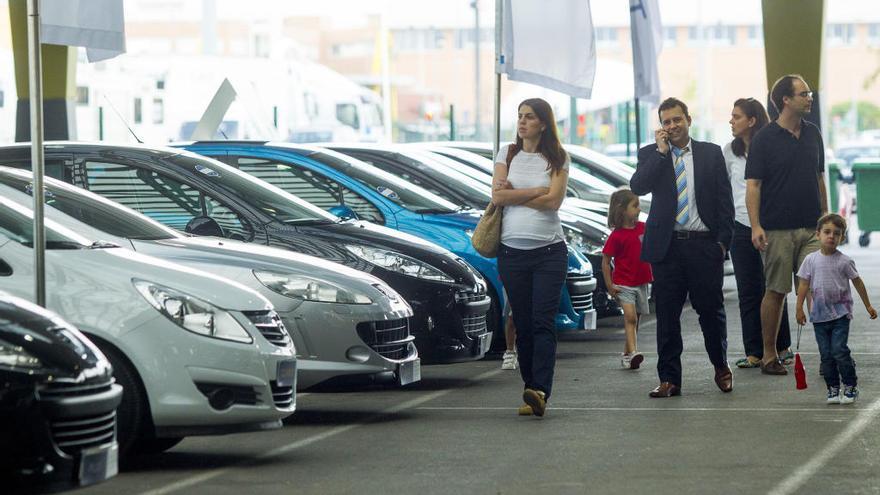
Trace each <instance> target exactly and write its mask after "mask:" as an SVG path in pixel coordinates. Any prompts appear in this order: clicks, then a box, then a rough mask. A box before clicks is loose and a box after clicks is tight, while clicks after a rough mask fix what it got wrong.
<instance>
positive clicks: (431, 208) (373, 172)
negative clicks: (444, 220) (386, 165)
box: [309, 151, 457, 213]
mask: <svg viewBox="0 0 880 495" xmlns="http://www.w3.org/2000/svg"><path fill="white" fill-rule="evenodd" d="M309 158H312V159H314V160H316V161H319V162H321V163H323V164H325V165H327V166H329V167H332V168H334V169H336V170H338V171H340V172H342V173H344V174H345V175H348V176H349V177H352V178H354V179H356V180H358V181H360V182H361V183H363V184H365V185H366V186H367V187H369V188H371V189H374V190H375V191H377V192H379V194H382V195H383V196H385V197H386V198H388V199H390V200H391V201H394V202H395V203H396V204H398V205H400V206H402V207H404V208H406V209H407V210H410V211H413V212H416V213H428V212H431V213H452V212H454V211H456V210H457V207H456V206H455V204H453V203H450V202H449V201H447V200H445V199H443V198H441V197H440V196H437V195H436V194H433V193H431V192H429V191H426V190H425V189H423V188H421V187H418V186H415V185H412V184H410V183H408V182H406V181H403V180H401V179H400V178H399V177H397V176H395V175H392V174H390V173H387V172H385V171H383V170H379V169H378V168H376V167H374V166H372V165H369V164H366V163H364V162H361V161H360V160H357V159H351V158H348V157H346V156H345V155H342V154H339V153H336V152H334V151H316V152H314V153H312V154H310V155H309Z"/></svg>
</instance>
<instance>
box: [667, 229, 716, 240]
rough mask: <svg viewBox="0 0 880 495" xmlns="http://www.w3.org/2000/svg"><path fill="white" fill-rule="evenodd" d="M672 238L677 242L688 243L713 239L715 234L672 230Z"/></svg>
mask: <svg viewBox="0 0 880 495" xmlns="http://www.w3.org/2000/svg"><path fill="white" fill-rule="evenodd" d="M672 238H673V239H675V240H679V241H689V240H693V239H714V238H715V234H713V233H712V232H709V231H703V230H674V231H672Z"/></svg>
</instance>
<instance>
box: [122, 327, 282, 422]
mask: <svg viewBox="0 0 880 495" xmlns="http://www.w3.org/2000/svg"><path fill="white" fill-rule="evenodd" d="M262 313H268V312H260V311H255V312H248V314H247V315H245V314H244V313H241V312H237V311H230V314H232V315H233V317H235V319H236V320H238V322H239V323H240V324H241V325H242V326H243V327H245V328H246V329H247V331H248V333H250V334H251V336H252V337H253V339H254V342H253V343H252V344H242V343H236V342H229V341H225V340H219V339H214V338H208V337H204V336H200V335H196V334H193V333H190V332H187V331H185V330H183V329H181V328H179V327H177V326H176V325H174V324H173V323H172V322H171V321H170V320H168V319H166V318H164V317H162V316H158V315H157V317H156V318H154V319H152V320H151V321H149V322H148V323H146V324H144V325H142V326H141V327H139V328H137V329H135V330H133V331H131V332H129V333H128V334H126V335H125V336H124V337H123V339H121V341H120V342H119V343H118V344H119V346H120V348H121V349H122V351H123V352H124V353H125V354H126V356H127V357H128V358H129V359H130V360H131V361H132V363H133V364H134V366H135V368H136V370H137V372H138V374H139V375H140V377H141V380H142V382H143V384H144V388H145V389H146V392H147V397H148V399H149V403H150V409H151V411H152V416H153V424H154V425H155V428H156V431H155V433H156V436H158V437H180V436H188V435H209V434H223V433H231V432H238V431H251V430H262V429H267V428H276V427H280V426H281V419H283V418H284V417H286V416H289V415H290V414H292V413H293V412H294V411H295V410H296V393H295V390H296V358H295V355H294V352H295V351H294V347H293V345H292V344H291V343H290V341H289V339H286V340H285V339H284V338H279V337H278V336H279V332H278V329H277V328H274V329H273V328H272V322H273V321H274V320H275V319H276V318H277V317H272V318H269V317H267V315H264V314H262ZM275 324H276V325H277V322H275ZM281 334H283V336H284V337H286V331H284V332H281Z"/></svg>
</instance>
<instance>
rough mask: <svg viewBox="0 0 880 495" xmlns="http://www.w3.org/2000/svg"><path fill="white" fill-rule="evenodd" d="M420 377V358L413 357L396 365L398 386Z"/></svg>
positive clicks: (417, 379) (415, 380)
mask: <svg viewBox="0 0 880 495" xmlns="http://www.w3.org/2000/svg"><path fill="white" fill-rule="evenodd" d="M421 379H422V360H421V359H414V360H412V361H407V362H405V363H400V364H399V365H397V381H398V382H399V383H400V386H404V385H408V384H410V383H413V382H417V381H419V380H421Z"/></svg>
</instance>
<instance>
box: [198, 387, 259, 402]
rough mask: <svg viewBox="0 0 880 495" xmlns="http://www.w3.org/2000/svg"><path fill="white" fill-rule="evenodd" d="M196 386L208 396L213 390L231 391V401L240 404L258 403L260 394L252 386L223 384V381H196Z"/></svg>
mask: <svg viewBox="0 0 880 495" xmlns="http://www.w3.org/2000/svg"><path fill="white" fill-rule="evenodd" d="M196 388H198V389H199V392H201V393H203V394H204V395H205V397H210V396H211V394H213V393H214V392H216V391H218V390H221V389H224V390H230V391H231V392H232V396H233V399H232V403H233V404H236V405H242V406H255V405H257V404H259V403H260V394H259V392H257V391H256V390H254V387H249V386H247V385H225V384H223V383H204V382H200V383H196Z"/></svg>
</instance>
